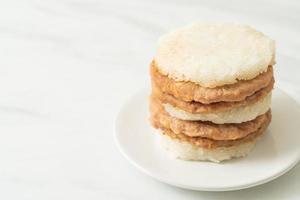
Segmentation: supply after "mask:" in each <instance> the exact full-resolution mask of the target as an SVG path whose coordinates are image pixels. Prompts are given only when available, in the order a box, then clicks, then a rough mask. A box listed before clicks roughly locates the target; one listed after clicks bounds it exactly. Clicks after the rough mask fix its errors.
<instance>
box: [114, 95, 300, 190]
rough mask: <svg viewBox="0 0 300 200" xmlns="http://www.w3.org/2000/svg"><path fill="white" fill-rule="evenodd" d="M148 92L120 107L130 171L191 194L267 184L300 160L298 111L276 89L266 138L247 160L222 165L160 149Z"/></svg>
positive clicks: (119, 130) (120, 135) (120, 141)
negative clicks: (149, 110) (180, 157)
mask: <svg viewBox="0 0 300 200" xmlns="http://www.w3.org/2000/svg"><path fill="white" fill-rule="evenodd" d="M149 91H150V90H143V91H141V92H139V93H138V94H136V95H134V96H132V98H131V99H130V100H129V101H128V102H127V103H126V104H125V105H124V107H123V108H122V110H121V111H120V113H119V115H118V117H117V121H116V131H115V139H116V143H117V145H118V147H119V149H120V151H121V152H122V154H123V155H124V156H125V157H126V158H127V159H128V160H129V161H130V162H131V163H132V164H133V165H134V166H136V167H137V168H138V169H140V170H141V171H143V172H144V173H146V174H148V175H149V176H152V177H153V178H155V179H157V180H159V181H162V182H165V183H168V184H170V185H174V186H178V187H181V188H186V189H192V190H202V191H228V190H238V189H243V188H248V187H252V186H255V185H259V184H263V183H266V182H268V181H271V180H273V179H275V178H277V177H279V176H280V175H282V174H284V173H285V172H287V171H288V170H290V169H291V168H292V167H293V166H294V165H296V163H297V162H298V161H299V159H300V133H299V127H300V126H299V124H300V109H299V106H298V105H297V103H296V102H295V101H294V100H293V99H292V98H291V97H289V96H288V95H287V94H286V93H284V92H282V91H280V90H279V89H275V90H274V91H273V105H272V115H273V119H272V123H271V125H270V127H269V129H268V133H267V134H266V135H265V136H264V137H263V139H262V140H260V141H259V142H258V144H257V145H256V148H255V149H254V150H253V151H252V152H251V154H250V155H249V156H247V157H245V158H241V159H234V160H231V161H227V162H224V163H221V164H217V163H211V162H195V161H183V160H178V159H175V158H172V157H169V156H168V154H167V152H165V151H164V150H163V149H161V148H160V147H159V145H158V144H157V140H156V134H157V133H156V130H155V129H153V128H152V127H151V126H150V123H149V112H148V96H149Z"/></svg>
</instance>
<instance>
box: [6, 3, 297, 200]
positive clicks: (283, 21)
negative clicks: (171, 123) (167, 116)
mask: <svg viewBox="0 0 300 200" xmlns="http://www.w3.org/2000/svg"><path fill="white" fill-rule="evenodd" d="M199 19H208V20H220V19H222V20H226V21H237V22H243V23H248V24H250V25H252V26H254V27H256V28H258V29H260V30H262V31H264V32H265V33H267V34H268V35H270V36H271V37H273V38H274V39H275V40H276V41H277V49H278V51H277V52H278V59H277V60H278V64H277V65H276V78H277V86H279V87H281V88H283V89H285V90H286V91H287V92H288V93H289V94H291V95H292V96H294V97H295V98H296V99H297V100H298V102H300V86H299V85H300V58H299V56H298V53H299V50H300V37H299V35H300V3H299V1H296V0H295V1H286V0H280V1H267V0H263V1H258V0H255V1H239V0H230V1H216V0H209V1H205V0H201V1H196V0H193V1H183V0H181V1H180V0H173V1H171V0H154V1H146V0H128V1H117V0H111V1H109V0H106V1H100V0H99V1H98V0H87V1H84V0H74V1H71V0H60V1H58V0H55V1H50V0H47V1H38V0H31V1H1V2H0V55H1V59H0V65H1V67H0V119H1V120H0V199H5V200H9V199H14V200H21V199H37V200H40V199H72V200H76V199H122V200H124V199H153V198H155V199H172V200H176V199H182V198H184V199H206V200H210V199H223V200H226V199H230V200H235V199H240V198H243V199H244V200H247V199H258V198H259V199H272V200H277V199H299V197H300V190H299V188H300V165H298V166H296V167H295V168H294V169H293V170H292V171H290V172H289V173H288V174H286V175H285V176H283V177H281V178H279V179H277V180H275V181H273V182H271V183H268V184H265V185H263V186H259V187H255V188H252V189H247V190H242V191H237V192H226V193H210V192H192V191H186V190H181V189H177V188H173V187H171V186H168V185H165V184H162V183H159V182H157V181H155V180H153V179H151V178H149V177H147V176H145V175H143V174H142V173H140V172H138V171H137V170H136V169H135V168H133V167H132V166H131V165H129V163H127V161H126V160H125V159H124V158H123V157H122V156H121V155H120V153H119V152H118V151H117V149H116V146H115V144H114V142H113V131H114V119H115V117H116V114H117V112H118V110H119V108H120V106H121V105H122V103H123V102H124V100H125V99H127V98H128V97H129V96H130V95H131V94H132V93H133V92H135V91H137V90H138V89H139V88H141V87H146V86H147V85H148V84H149V78H148V74H147V72H148V64H149V62H150V60H151V57H152V56H153V51H154V48H155V43H156V40H157V38H158V36H159V35H161V34H162V33H164V32H165V31H167V30H169V29H171V28H174V27H177V26H181V25H184V24H185V23H187V22H190V21H193V20H199ZM286 114H288V113H286Z"/></svg>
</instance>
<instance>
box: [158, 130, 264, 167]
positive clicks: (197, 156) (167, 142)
mask: <svg viewBox="0 0 300 200" xmlns="http://www.w3.org/2000/svg"><path fill="white" fill-rule="evenodd" d="M158 137H159V140H160V144H161V146H162V147H163V148H164V149H166V150H167V151H168V152H169V153H170V154H171V155H172V156H174V157H176V158H179V159H183V160H202V161H205V160H207V161H212V162H221V161H224V160H229V159H232V158H237V157H244V156H246V155H248V154H249V152H250V151H251V150H252V149H253V148H254V146H255V144H256V142H257V141H258V139H259V138H256V139H254V140H252V141H248V142H245V143H241V144H238V145H235V146H230V147H217V148H214V149H206V148H202V147H198V146H195V145H193V144H190V143H189V142H186V141H180V140H176V139H172V138H171V137H169V136H167V135H164V134H158Z"/></svg>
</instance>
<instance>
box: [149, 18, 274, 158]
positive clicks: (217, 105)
mask: <svg viewBox="0 0 300 200" xmlns="http://www.w3.org/2000/svg"><path fill="white" fill-rule="evenodd" d="M274 64H275V42H274V41H273V40H271V39H270V38H268V37H267V36H265V35H264V34H263V33H261V32H258V31H256V30H254V29H253V28H251V27H249V26H246V25H238V24H232V23H205V22H199V23H193V24H191V25H188V26H186V27H183V28H180V29H177V30H175V31H173V32H171V33H168V34H166V35H164V36H162V37H161V38H160V40H159V44H158V48H157V51H156V55H155V57H154V59H153V61H152V63H151V66H150V74H151V81H152V94H151V97H150V112H151V123H152V125H153V127H155V128H156V129H158V130H159V134H158V135H159V138H160V142H161V145H162V146H163V147H164V148H165V149H167V150H168V151H169V152H170V153H172V154H173V155H174V156H175V157H177V158H180V159H184V160H209V161H213V162H220V161H223V160H228V159H231V158H235V157H243V156H245V155H247V154H248V153H249V152H250V151H251V150H252V149H253V147H254V146H255V144H256V143H257V141H258V140H259V138H261V137H262V136H263V134H264V133H265V132H266V129H267V127H268V125H269V123H270V121H271V110H270V105H271V91H272V89H273V85H274V77H273V65H274Z"/></svg>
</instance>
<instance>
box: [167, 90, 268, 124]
mask: <svg viewBox="0 0 300 200" xmlns="http://www.w3.org/2000/svg"><path fill="white" fill-rule="evenodd" d="M270 105H271V94H268V95H267V96H266V97H264V98H263V99H261V100H260V101H258V102H256V103H254V104H251V105H246V106H243V107H239V108H233V109H231V110H227V111H220V112H211V113H201V114H200V113H199V114H192V113H188V112H186V111H184V110H181V109H179V108H176V107H174V106H172V105H171V104H164V108H165V110H166V112H167V113H168V114H169V115H171V116H172V117H175V118H177V119H181V120H189V121H198V120H201V121H211V122H213V123H215V124H225V123H242V122H246V121H251V120H253V119H255V118H256V117H257V116H259V115H262V114H264V113H266V112H267V111H268V110H269V108H270Z"/></svg>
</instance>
